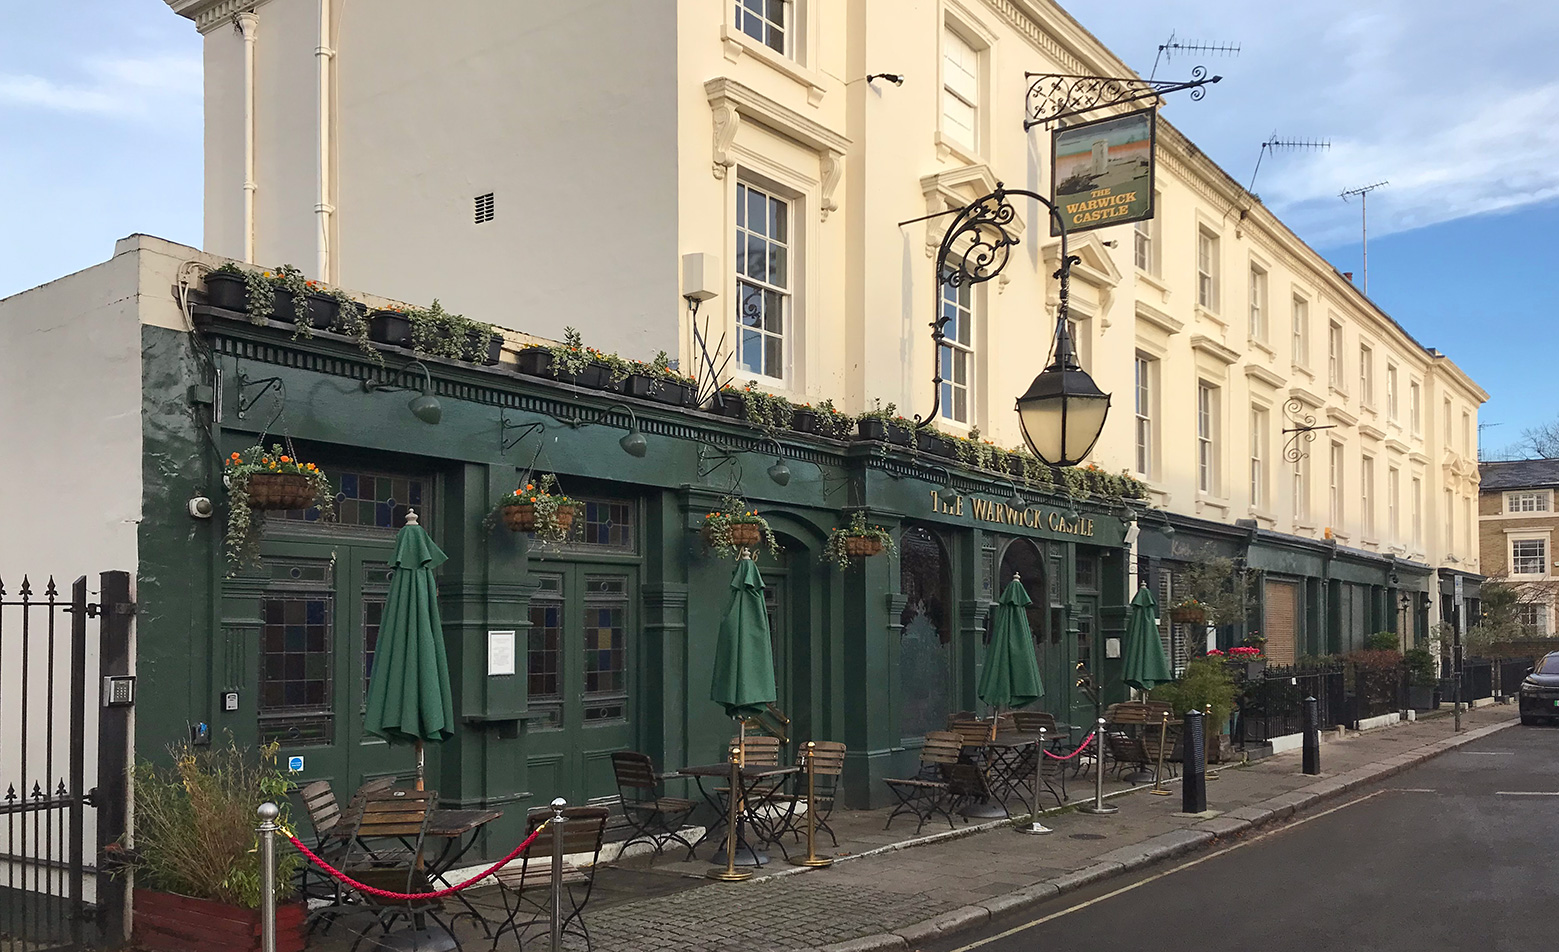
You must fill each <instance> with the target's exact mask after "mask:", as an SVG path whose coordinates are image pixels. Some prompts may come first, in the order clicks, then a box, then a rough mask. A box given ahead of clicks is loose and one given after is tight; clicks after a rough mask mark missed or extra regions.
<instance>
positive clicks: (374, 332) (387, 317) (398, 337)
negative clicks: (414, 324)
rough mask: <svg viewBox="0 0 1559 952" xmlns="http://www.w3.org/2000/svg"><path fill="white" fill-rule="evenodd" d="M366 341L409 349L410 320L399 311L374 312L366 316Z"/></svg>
mask: <svg viewBox="0 0 1559 952" xmlns="http://www.w3.org/2000/svg"><path fill="white" fill-rule="evenodd" d="M368 339H369V340H371V341H373V342H374V343H375V344H388V345H390V346H391V347H407V348H409V347H411V319H410V318H408V317H407V316H406V315H405V314H402V313H401V312H400V311H374V312H373V313H372V314H370V315H368Z"/></svg>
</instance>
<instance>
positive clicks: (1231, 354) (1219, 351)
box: [1191, 334, 1240, 367]
mask: <svg viewBox="0 0 1559 952" xmlns="http://www.w3.org/2000/svg"><path fill="white" fill-rule="evenodd" d="M1191 349H1192V350H1194V351H1197V352H1198V353H1202V354H1206V355H1207V356H1209V357H1211V358H1212V359H1214V360H1216V361H1218V362H1219V363H1220V364H1223V365H1224V366H1226V367H1227V366H1233V364H1234V362H1235V361H1237V360H1239V359H1240V352H1239V351H1237V350H1235V349H1234V348H1232V347H1228V346H1225V345H1224V344H1220V343H1219V342H1217V341H1215V340H1213V339H1212V338H1211V337H1208V336H1207V335H1206V334H1193V335H1191Z"/></svg>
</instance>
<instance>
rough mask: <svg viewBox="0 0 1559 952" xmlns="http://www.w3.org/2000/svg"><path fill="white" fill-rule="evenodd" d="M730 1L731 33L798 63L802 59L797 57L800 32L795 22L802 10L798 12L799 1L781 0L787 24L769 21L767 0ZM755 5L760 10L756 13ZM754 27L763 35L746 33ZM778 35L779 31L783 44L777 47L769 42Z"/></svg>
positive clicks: (781, 8)
mask: <svg viewBox="0 0 1559 952" xmlns="http://www.w3.org/2000/svg"><path fill="white" fill-rule="evenodd" d="M729 2H730V3H731V7H730V8H729V9H730V10H731V30H732V32H733V33H736V34H739V35H741V36H742V37H744V38H746V39H747V40H751V41H752V42H753V43H754V44H755V45H757V46H760V47H762V48H763V49H765V50H768V51H769V52H771V53H773V54H775V55H776V56H783V57H785V58H786V59H788V60H796V61H798V62H799V57H798V56H797V55H796V47H797V43H796V34H797V32H798V31H797V26H796V21H797V15H798V14H799V13H800V11H799V10H798V9H797V4H796V0H780V10H781V13H780V16H781V17H782V18H783V19H784V20H785V22H784V23H775V22H774V21H773V20H771V19H769V15H768V7H769V4H768V2H766V0H729ZM754 5H756V6H758V7H759V8H760V9H759V10H756V11H755V10H753V9H752V7H753V6H754ZM754 25H756V28H757V29H758V31H759V32H760V33H761V34H762V35H761V36H753V35H752V34H751V33H749V32H747V29H748V28H749V27H751V26H754ZM775 32H778V33H779V35H780V45H779V46H777V47H776V46H774V45H773V43H771V42H770V39H771V38H772V36H773V34H774V33H775Z"/></svg>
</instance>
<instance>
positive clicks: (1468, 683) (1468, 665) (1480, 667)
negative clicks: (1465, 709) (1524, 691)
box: [1462, 658, 1520, 702]
mask: <svg viewBox="0 0 1559 952" xmlns="http://www.w3.org/2000/svg"><path fill="white" fill-rule="evenodd" d="M1517 683H1520V682H1517ZM1493 696H1494V662H1493V661H1489V660H1486V659H1483V658H1466V659H1464V660H1463V661H1462V701H1464V702H1470V701H1476V700H1478V699H1480V698H1486V697H1493Z"/></svg>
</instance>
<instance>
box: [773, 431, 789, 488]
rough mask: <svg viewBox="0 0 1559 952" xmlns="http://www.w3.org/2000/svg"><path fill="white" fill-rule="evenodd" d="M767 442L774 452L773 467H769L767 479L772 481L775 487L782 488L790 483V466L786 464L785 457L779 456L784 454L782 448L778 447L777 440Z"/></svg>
mask: <svg viewBox="0 0 1559 952" xmlns="http://www.w3.org/2000/svg"><path fill="white" fill-rule="evenodd" d="M769 442H771V443H773V444H774V452H775V456H774V465H772V466H770V467H769V478H770V479H772V480H774V482H775V484H776V485H779V486H784V485H786V484H788V483H789V482H790V466H789V465H787V464H786V462H785V457H784V456H782V455H780V454H781V453H783V452H784V447H782V446H780V443H779V440H770V441H769Z"/></svg>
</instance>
